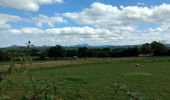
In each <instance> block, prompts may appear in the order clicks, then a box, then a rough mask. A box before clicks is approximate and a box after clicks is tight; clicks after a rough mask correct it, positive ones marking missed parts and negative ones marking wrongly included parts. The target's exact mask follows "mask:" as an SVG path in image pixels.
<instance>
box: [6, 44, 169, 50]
mask: <svg viewBox="0 0 170 100" xmlns="http://www.w3.org/2000/svg"><path fill="white" fill-rule="evenodd" d="M135 46H141V45H122V46H121V45H120V46H119V45H118V46H115V45H96V46H91V45H89V44H78V45H72V46H63V47H65V48H80V47H87V48H113V49H116V48H133V47H135ZM166 46H167V47H169V48H170V44H166ZM21 47H26V46H20V45H11V46H9V47H6V48H8V49H16V48H21ZM50 47H52V46H47V45H44V46H36V48H40V49H48V48H50Z"/></svg>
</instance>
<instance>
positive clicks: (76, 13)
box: [0, 0, 170, 47]
mask: <svg viewBox="0 0 170 100" xmlns="http://www.w3.org/2000/svg"><path fill="white" fill-rule="evenodd" d="M169 18H170V1H169V0H26V1H24V0H12V1H10V0H0V20H1V22H0V47H5V46H10V45H25V43H26V42H27V41H29V40H30V41H32V42H33V43H34V44H35V45H39V46H42V45H56V44H60V45H76V44H84V43H86V44H90V45H130V44H132V45H133V44H142V43H146V42H152V41H165V42H166V43H170V24H169V22H170V20H169Z"/></svg>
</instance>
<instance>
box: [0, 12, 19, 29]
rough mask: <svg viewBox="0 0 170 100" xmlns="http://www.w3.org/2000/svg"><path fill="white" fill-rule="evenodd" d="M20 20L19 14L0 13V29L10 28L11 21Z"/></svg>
mask: <svg viewBox="0 0 170 100" xmlns="http://www.w3.org/2000/svg"><path fill="white" fill-rule="evenodd" d="M21 20H22V19H21V18H20V17H19V16H14V15H8V14H3V13H0V29H8V28H11V25H10V23H11V22H19V21H21Z"/></svg>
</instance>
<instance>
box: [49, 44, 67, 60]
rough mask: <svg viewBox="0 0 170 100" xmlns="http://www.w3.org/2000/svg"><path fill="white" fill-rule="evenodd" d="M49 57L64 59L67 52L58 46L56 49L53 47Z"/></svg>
mask: <svg viewBox="0 0 170 100" xmlns="http://www.w3.org/2000/svg"><path fill="white" fill-rule="evenodd" d="M48 56H49V57H55V58H58V57H64V56H65V50H64V49H63V47H62V46H60V45H56V46H55V47H51V48H49V50H48Z"/></svg>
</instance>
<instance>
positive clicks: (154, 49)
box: [0, 41, 170, 61]
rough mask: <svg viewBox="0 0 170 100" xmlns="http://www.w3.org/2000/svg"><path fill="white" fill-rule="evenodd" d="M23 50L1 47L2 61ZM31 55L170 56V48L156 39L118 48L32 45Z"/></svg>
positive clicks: (34, 56) (38, 56)
mask: <svg viewBox="0 0 170 100" xmlns="http://www.w3.org/2000/svg"><path fill="white" fill-rule="evenodd" d="M23 52H24V48H17V49H0V61H9V60H10V59H11V56H16V55H18V54H22V53H23ZM13 54H16V55H13ZM29 55H31V56H32V57H33V59H39V60H45V59H59V58H84V57H137V56H170V48H168V47H166V45H165V44H163V43H161V42H156V41H153V42H152V43H145V44H143V45H139V46H135V47H128V48H116V49H115V48H87V47H80V48H64V47H62V46H61V45H56V46H54V47H50V48H48V49H45V50H42V49H38V48H36V47H32V48H30V50H29ZM16 57H17V56H16ZM18 59H19V58H18Z"/></svg>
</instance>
